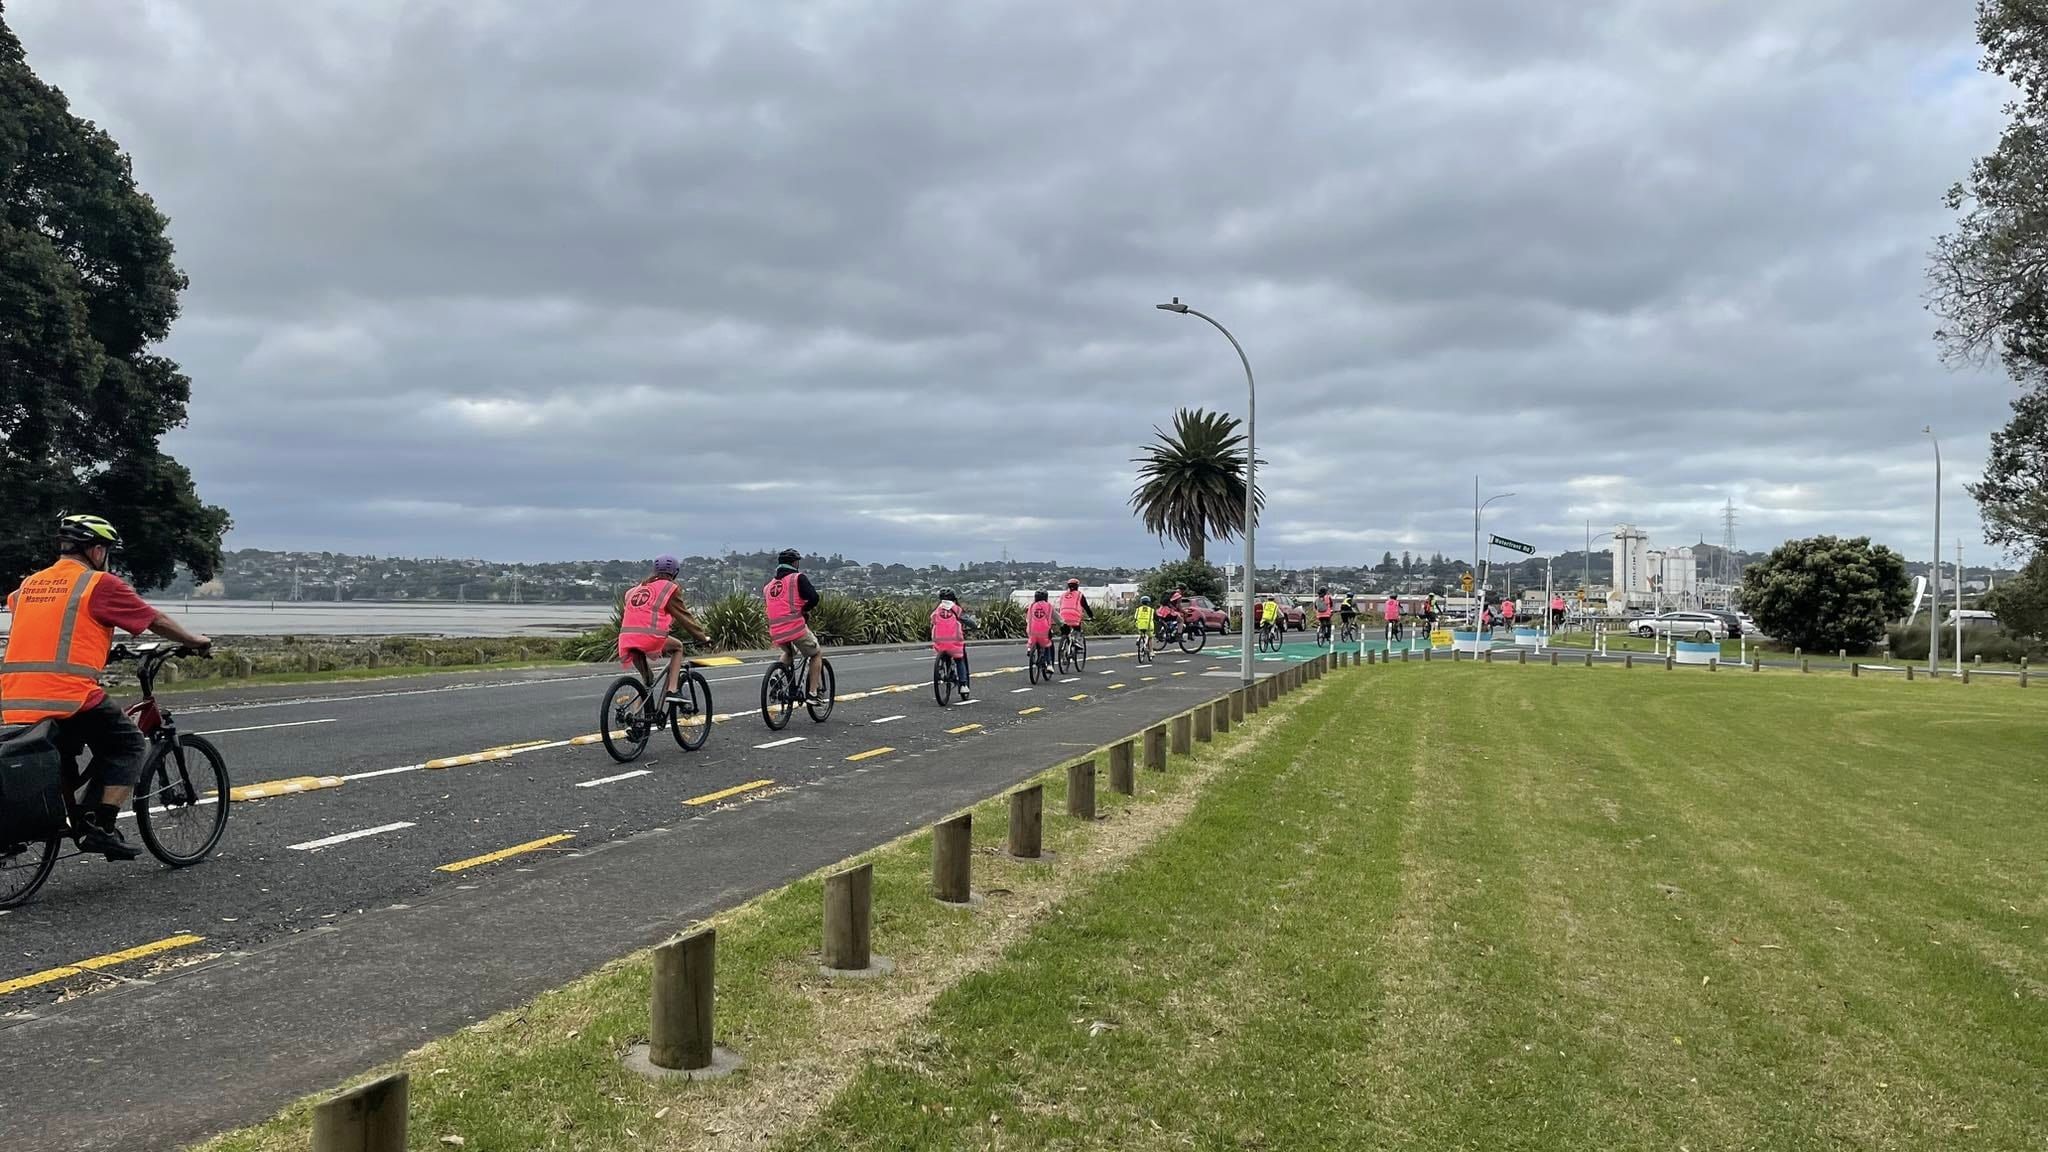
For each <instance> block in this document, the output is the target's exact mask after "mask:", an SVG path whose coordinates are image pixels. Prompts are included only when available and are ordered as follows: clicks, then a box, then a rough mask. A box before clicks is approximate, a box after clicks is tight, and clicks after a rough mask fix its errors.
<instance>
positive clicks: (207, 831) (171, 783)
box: [0, 643, 231, 908]
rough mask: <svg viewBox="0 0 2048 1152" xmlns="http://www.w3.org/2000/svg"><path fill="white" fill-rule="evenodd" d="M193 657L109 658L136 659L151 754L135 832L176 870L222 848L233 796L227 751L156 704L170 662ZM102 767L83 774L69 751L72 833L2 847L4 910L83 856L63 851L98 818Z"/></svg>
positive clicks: (142, 653) (140, 783)
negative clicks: (67, 860)
mask: <svg viewBox="0 0 2048 1152" xmlns="http://www.w3.org/2000/svg"><path fill="white" fill-rule="evenodd" d="M193 655H204V653H203V652H200V651H198V650H196V649H192V648H186V647H184V646H182V645H177V644H162V643H149V644H126V645H116V646H115V648H114V650H113V653H112V654H111V655H110V656H109V658H108V659H109V660H110V661H118V660H133V661H135V662H136V672H135V675H136V679H137V681H138V682H139V683H140V685H141V691H142V699H141V700H139V701H137V702H136V703H135V704H133V705H131V706H130V707H129V708H128V716H129V718H130V719H132V720H134V721H135V726H136V727H137V728H140V729H142V734H143V736H144V737H145V738H146V739H147V740H148V741H149V751H148V753H147V754H146V755H145V757H144V759H143V761H142V777H141V779H139V780H137V781H136V783H135V800H134V806H133V807H134V811H135V829H136V831H137V832H139V833H141V834H142V844H143V847H145V848H148V849H149V854H150V855H152V856H154V857H156V858H157V859H158V860H161V861H163V862H164V863H165V864H167V865H169V866H170V867H172V868H185V867H189V866H190V865H193V864H197V863H199V862H200V861H201V860H204V859H206V857H207V855H208V854H209V853H211V852H212V851H213V849H214V846H215V845H217V844H219V843H220V837H221V833H222V831H224V830H225V829H226V828H227V823H228V803H229V800H230V798H231V797H230V791H229V785H228V766H227V761H226V760H224V759H222V758H221V754H220V749H218V748H215V747H214V746H213V745H212V743H210V742H209V741H208V740H207V739H206V738H205V737H203V736H198V735H194V734H193V733H190V732H179V731H178V725H177V722H176V721H175V720H173V719H172V718H171V714H170V712H168V711H167V710H165V709H163V708H159V707H158V706H157V703H156V677H157V673H158V672H160V671H162V669H163V666H164V663H165V662H166V661H168V660H170V659H172V658H173V657H177V656H193ZM44 723H53V722H52V721H44ZM59 743H60V746H61V744H62V740H61V737H60V738H59ZM98 769H99V765H98V764H97V763H92V764H88V765H86V767H85V770H84V771H83V772H81V771H80V770H79V768H78V763H77V753H76V751H75V750H69V749H66V750H64V751H63V768H62V782H61V787H62V789H63V799H64V813H65V823H66V830H65V831H64V832H61V833H59V834H58V835H55V836H51V837H49V838H48V839H46V840H43V841H40V842H38V843H30V844H0V908H12V907H14V906H15V905H17V904H20V903H22V902H24V901H26V900H27V899H28V898H29V897H31V896H33V895H35V893H36V890H37V889H38V888H41V887H42V886H43V882H44V881H45V880H48V879H49V878H50V872H51V870H53V869H54V868H56V866H57V861H58V860H59V859H62V858H63V857H64V856H66V855H70V856H76V855H79V853H77V852H70V853H64V852H61V851H60V850H59V849H60V848H61V847H62V845H63V842H64V840H65V838H66V837H69V838H71V839H72V840H74V841H75V840H76V839H77V837H78V836H79V835H80V833H81V831H82V830H83V829H84V828H85V826H86V821H87V820H88V819H90V814H89V813H88V812H87V811H86V808H85V797H86V796H88V795H91V794H92V793H93V792H95V791H97V788H96V785H97V784H98V782H99V771H98Z"/></svg>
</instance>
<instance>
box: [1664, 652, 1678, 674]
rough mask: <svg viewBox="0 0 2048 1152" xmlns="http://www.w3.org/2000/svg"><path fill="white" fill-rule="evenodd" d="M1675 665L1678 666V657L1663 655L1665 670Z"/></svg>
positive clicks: (1667, 670) (1669, 669)
mask: <svg viewBox="0 0 2048 1152" xmlns="http://www.w3.org/2000/svg"><path fill="white" fill-rule="evenodd" d="M1676 667H1678V657H1676V656H1671V655H1666V656H1665V657H1664V670H1665V671H1666V672H1669V671H1671V670H1672V669H1673V668H1676Z"/></svg>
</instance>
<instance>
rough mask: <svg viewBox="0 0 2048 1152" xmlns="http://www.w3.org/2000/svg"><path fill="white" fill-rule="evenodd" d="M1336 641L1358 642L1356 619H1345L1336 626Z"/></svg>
mask: <svg viewBox="0 0 2048 1152" xmlns="http://www.w3.org/2000/svg"><path fill="white" fill-rule="evenodd" d="M1337 642H1338V643H1340V644H1356V643H1358V622H1357V621H1356V620H1346V621H1344V623H1343V624H1342V625H1340V626H1339V627H1338V629H1337Z"/></svg>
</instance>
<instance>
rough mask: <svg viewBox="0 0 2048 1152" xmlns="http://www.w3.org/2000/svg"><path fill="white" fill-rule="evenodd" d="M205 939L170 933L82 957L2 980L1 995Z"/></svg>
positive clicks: (95, 970)
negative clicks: (119, 949) (93, 955)
mask: <svg viewBox="0 0 2048 1152" xmlns="http://www.w3.org/2000/svg"><path fill="white" fill-rule="evenodd" d="M201 939H203V937H199V936H193V935H190V934H189V933H188V934H183V935H178V936H166V937H164V938H163V939H161V940H157V941H155V942H153V943H149V944H140V945H137V946H136V947H133V948H124V949H122V950H121V951H119V952H109V953H107V954H106V955H104V956H95V957H93V958H92V959H90V960H80V961H79V962H78V963H76V964H65V965H62V966H60V967H56V968H50V969H46V970H44V971H41V972H37V973H35V974H33V975H29V976H20V977H17V978H15V979H13V980H6V981H0V996H5V995H7V994H8V993H9V992H19V991H21V990H22V989H24V988H34V987H36V986H38V985H41V984H48V983H50V982H51V981H53V980H62V979H64V978H66V977H68V976H77V975H80V974H82V973H86V972H97V971H99V970H100V969H102V968H112V967H113V966H114V965H116V964H126V963H127V962H129V961H130V960H140V959H142V958H143V957H144V956H154V955H156V954H157V953H159V952H169V951H171V950H172V949H173V948H183V947H185V946H187V945H190V944H197V943H199V941H200V940H201Z"/></svg>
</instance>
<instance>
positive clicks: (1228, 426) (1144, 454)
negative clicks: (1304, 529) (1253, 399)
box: [1131, 408, 1266, 564]
mask: <svg viewBox="0 0 2048 1152" xmlns="http://www.w3.org/2000/svg"><path fill="white" fill-rule="evenodd" d="M1238 424H1239V421H1238V419H1237V417H1235V416H1227V415H1224V414H1223V413H1221V412H1209V411H1205V410H1203V409H1200V408H1193V409H1189V408H1182V409H1180V410H1179V411H1177V412H1175V413H1174V416H1173V431H1172V433H1170V434H1169V433H1167V432H1165V431H1163V430H1161V429H1158V428H1154V429H1153V430H1152V431H1153V432H1154V434H1155V437H1156V438H1155V439H1154V440H1153V442H1152V443H1150V444H1147V445H1145V446H1144V448H1142V449H1141V450H1140V452H1141V455H1139V456H1137V457H1136V458H1135V459H1134V460H1133V461H1132V463H1134V464H1136V465H1138V486H1137V488H1136V489H1134V490H1132V492H1131V507H1132V508H1133V509H1135V510H1136V511H1137V513H1138V515H1139V517H1140V518H1142V519H1143V520H1144V522H1145V530H1146V531H1147V532H1150V533H1152V534H1153V535H1155V536H1157V537H1159V538H1160V539H1162V540H1170V541H1172V542H1173V543H1175V544H1178V545H1180V546H1181V547H1183V548H1186V549H1187V550H1188V559H1189V560H1192V561H1194V562H1195V563H1198V564H1199V563H1201V562H1203V561H1204V560H1205V559H1206V558H1207V544H1208V541H1209V540H1210V539H1211V538H1212V537H1213V538H1215V539H1218V540H1229V539H1233V538H1235V537H1236V536H1237V535H1238V534H1239V533H1241V532H1243V531H1244V526H1245V525H1244V467H1245V453H1244V436H1243V434H1242V433H1240V432H1239V431H1238ZM1260 463H1261V464H1263V463H1265V461H1263V460H1261V461H1260ZM1253 499H1254V500H1256V501H1257V503H1258V506H1259V507H1260V508H1264V507H1265V503H1266V500H1265V495H1264V494H1263V493H1262V492H1261V493H1254V494H1253Z"/></svg>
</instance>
